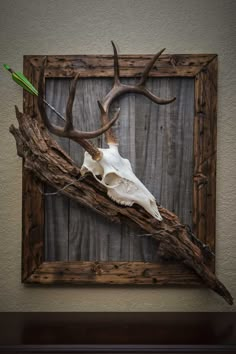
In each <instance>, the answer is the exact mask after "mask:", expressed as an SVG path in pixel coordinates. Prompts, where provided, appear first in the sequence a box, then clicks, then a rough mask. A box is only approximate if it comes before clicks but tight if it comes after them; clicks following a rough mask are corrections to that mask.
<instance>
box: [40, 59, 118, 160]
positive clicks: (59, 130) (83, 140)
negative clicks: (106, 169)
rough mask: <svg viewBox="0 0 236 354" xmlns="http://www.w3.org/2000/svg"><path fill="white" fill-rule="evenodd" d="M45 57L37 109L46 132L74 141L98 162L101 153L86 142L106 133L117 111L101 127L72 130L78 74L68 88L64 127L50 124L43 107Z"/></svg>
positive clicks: (115, 118)
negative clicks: (90, 129) (87, 129)
mask: <svg viewBox="0 0 236 354" xmlns="http://www.w3.org/2000/svg"><path fill="white" fill-rule="evenodd" d="M45 62H46V57H45V58H44V60H43V63H42V67H41V70H40V77H39V87H38V109H39V113H40V115H41V118H42V120H43V122H44V124H45V126H46V127H47V128H48V130H49V131H50V132H51V133H52V134H55V135H57V136H61V137H66V138H69V139H71V140H74V141H75V142H77V143H78V144H80V145H81V146H82V147H83V148H84V149H85V150H86V151H87V152H88V153H89V154H90V155H91V156H92V158H93V159H94V160H100V159H101V158H102V152H101V151H100V150H99V149H98V148H97V147H95V146H94V145H93V144H92V143H91V142H89V141H87V139H92V138H96V137H97V136H99V135H102V134H103V133H104V132H106V131H107V130H108V129H109V128H110V127H111V126H112V125H113V124H114V123H115V121H116V120H117V119H118V116H119V111H120V110H117V112H116V113H115V115H114V117H113V118H112V119H111V121H107V122H106V123H105V124H104V125H103V127H101V128H99V129H97V130H95V131H90V132H84V131H80V130H77V129H75V128H74V126H73V115H72V107H73V103H74V98H75V91H76V84H77V81H78V78H79V74H77V75H76V76H75V78H74V79H73V81H72V83H71V86H70V93H69V97H68V101H67V106H66V123H65V126H64V127H60V126H56V125H54V124H52V123H51V122H50V120H49V119H48V116H47V113H46V110H45V106H44V82H43V80H44V69H45Z"/></svg>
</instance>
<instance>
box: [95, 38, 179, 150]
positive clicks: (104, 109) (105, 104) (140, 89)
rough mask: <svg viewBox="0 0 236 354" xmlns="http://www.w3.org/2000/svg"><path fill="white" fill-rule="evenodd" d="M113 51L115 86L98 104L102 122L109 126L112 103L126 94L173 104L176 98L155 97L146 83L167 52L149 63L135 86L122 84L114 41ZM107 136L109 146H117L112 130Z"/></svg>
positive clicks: (108, 131) (158, 102) (156, 55)
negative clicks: (158, 61) (154, 66)
mask: <svg viewBox="0 0 236 354" xmlns="http://www.w3.org/2000/svg"><path fill="white" fill-rule="evenodd" d="M111 43H112V47H113V51H114V84H113V87H112V89H111V91H110V92H109V93H108V94H107V95H106V97H105V98H104V99H103V100H102V102H98V105H99V108H100V111H101V120H102V123H103V124H104V125H107V124H108V122H109V108H110V105H111V103H112V102H113V101H114V100H115V99H116V98H117V97H119V96H121V95H123V94H125V93H138V94H140V95H143V96H146V97H148V98H149V99H150V100H151V101H153V102H154V103H157V104H161V105H164V104H168V103H171V102H173V101H174V100H175V99H176V97H173V98H171V99H162V98H160V97H158V96H155V95H154V94H153V93H152V92H151V91H149V90H148V89H147V88H146V87H145V83H146V81H147V79H148V75H149V73H150V71H151V69H152V67H153V65H154V64H155V62H156V60H157V59H158V58H159V56H160V55H161V54H162V53H163V51H164V50H165V48H164V49H162V50H161V51H160V52H158V53H157V54H155V55H154V56H153V58H152V59H151V60H150V61H149V62H148V63H147V65H146V67H145V68H144V71H143V73H142V76H141V78H140V80H139V82H138V83H137V84H135V85H124V84H122V83H121V82H120V69H119V61H118V54H117V49H116V46H115V44H114V43H113V41H111ZM105 136H106V141H107V143H108V144H117V138H116V137H115V135H114V133H113V131H112V129H108V130H107V131H106V133H105Z"/></svg>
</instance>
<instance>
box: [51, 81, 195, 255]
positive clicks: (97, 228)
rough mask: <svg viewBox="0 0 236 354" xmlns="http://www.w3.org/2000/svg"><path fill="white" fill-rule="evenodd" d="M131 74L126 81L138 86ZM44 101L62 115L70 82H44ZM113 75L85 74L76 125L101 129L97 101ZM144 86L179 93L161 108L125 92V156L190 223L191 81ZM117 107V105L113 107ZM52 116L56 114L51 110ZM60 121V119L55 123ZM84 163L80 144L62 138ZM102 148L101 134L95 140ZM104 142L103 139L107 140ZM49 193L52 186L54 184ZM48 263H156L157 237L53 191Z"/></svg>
mask: <svg viewBox="0 0 236 354" xmlns="http://www.w3.org/2000/svg"><path fill="white" fill-rule="evenodd" d="M134 81H135V80H134V79H126V80H123V81H122V82H124V83H126V84H133V83H134ZM47 82H48V83H47V92H48V93H47V100H48V102H52V104H53V105H54V106H55V107H57V109H58V111H60V112H65V105H66V95H68V80H58V79H57V80H47ZM111 85H112V82H111V80H110V79H105V78H104V79H98V78H96V79H80V80H79V82H78V85H77V95H76V98H75V102H74V109H73V114H74V122H75V127H76V128H77V129H80V130H84V131H90V130H96V129H97V128H98V127H99V125H100V122H99V110H98V106H97V100H99V99H101V97H104V96H105V95H106V93H107V92H108V91H109V90H110V88H111ZM147 87H148V88H149V89H150V90H151V91H152V92H156V93H157V94H158V95H159V96H160V97H172V96H177V101H176V102H175V103H173V104H172V105H168V106H159V105H155V104H154V103H152V102H150V100H148V99H147V98H145V97H142V96H140V95H134V94H130V95H126V96H124V97H122V98H120V99H119V100H117V102H116V103H115V104H114V105H113V107H112V108H113V111H115V109H116V107H120V108H121V113H120V118H119V121H118V123H117V124H116V126H115V132H116V135H117V136H118V140H119V146H120V153H121V155H122V156H123V157H125V158H128V159H129V160H130V162H131V164H132V167H133V170H134V172H135V173H136V175H137V176H138V177H139V178H140V179H141V181H142V182H143V183H144V184H145V185H146V186H147V188H148V189H149V190H150V191H151V192H152V193H153V195H154V196H155V197H156V199H157V201H158V202H159V203H160V204H162V205H163V206H164V207H165V208H168V209H169V210H171V211H173V212H175V213H177V214H178V215H179V217H180V220H181V221H182V222H183V223H186V224H189V225H191V223H192V170H193V153H192V152H193V148H192V145H193V117H194V111H193V110H194V81H193V80H192V79H183V78H181V79H180V78H175V79H165V78H162V79H158V80H156V79H155V78H151V79H149V81H148V84H147ZM114 106H115V107H114ZM50 116H52V115H51V114H50V115H49V118H50ZM53 122H55V123H56V122H57V123H58V119H57V121H54V120H53ZM57 141H58V142H59V143H60V145H61V146H62V147H63V149H64V150H65V151H67V152H69V154H70V156H71V157H72V159H73V160H74V161H76V162H77V163H78V166H81V165H82V163H83V156H84V151H83V149H82V148H80V147H79V146H78V144H76V143H74V142H72V141H68V140H66V139H62V138H59V139H58V138H57ZM94 142H95V144H96V145H98V146H101V141H100V139H96V140H94ZM102 145H103V146H104V147H105V144H104V142H103V144H102ZM50 191H51V189H50ZM45 215H46V218H45V223H46V234H45V237H46V238H45V240H46V244H45V251H46V258H45V259H46V260H48V261H49V260H51V261H53V260H58V261H64V260H66V259H67V248H68V247H67V244H66V243H67V235H68V237H69V250H68V251H69V256H68V260H70V261H74V260H78V261H79V260H85V261H86V260H87V261H108V260H109V261H149V262H156V261H158V258H159V257H158V254H157V248H158V244H157V242H156V241H155V240H153V239H152V238H150V237H148V236H142V237H137V236H135V234H137V232H136V233H135V231H133V230H131V229H130V228H129V227H127V226H126V225H114V224H113V223H111V222H108V221H107V220H105V219H104V218H102V217H99V216H98V217H97V216H95V215H94V213H93V212H92V211H90V210H88V209H86V208H81V207H80V206H78V204H76V203H75V202H73V201H69V200H68V199H66V198H65V197H59V196H51V197H50V196H48V197H46V204H45Z"/></svg>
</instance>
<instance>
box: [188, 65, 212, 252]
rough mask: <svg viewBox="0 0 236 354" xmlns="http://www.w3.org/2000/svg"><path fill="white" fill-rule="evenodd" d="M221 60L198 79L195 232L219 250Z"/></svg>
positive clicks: (196, 86) (195, 124) (195, 136)
mask: <svg viewBox="0 0 236 354" xmlns="http://www.w3.org/2000/svg"><path fill="white" fill-rule="evenodd" d="M216 73H217V58H214V60H212V61H211V63H209V64H208V66H207V67H205V68H204V70H202V71H201V72H200V73H199V74H198V75H197V76H196V78H195V92H196V98H195V119H194V194H193V195H194V205H195V208H194V215H193V226H194V232H195V233H196V234H198V235H200V236H199V237H200V238H201V239H202V241H204V242H207V243H208V244H209V245H210V246H211V248H212V249H213V250H214V249H215V217H216V210H215V209H216V132H217V130H216V129H217V124H216V118H217V115H216V109H217V74H216Z"/></svg>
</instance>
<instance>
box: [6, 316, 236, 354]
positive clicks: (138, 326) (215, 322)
mask: <svg viewBox="0 0 236 354" xmlns="http://www.w3.org/2000/svg"><path fill="white" fill-rule="evenodd" d="M8 352H11V353H143V354H145V353H195V354H196V353H230V352H231V353H236V314H235V313H99V312H97V313H86V312H82V313H68V312H67V313H62V312H60V313H52V312H49V313H35V312H34V313H1V315H0V353H8Z"/></svg>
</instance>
